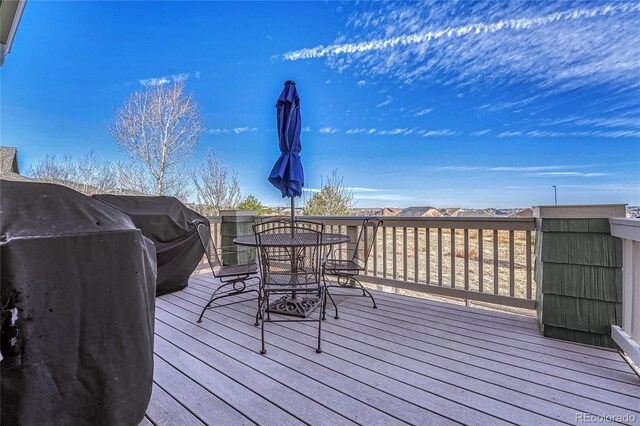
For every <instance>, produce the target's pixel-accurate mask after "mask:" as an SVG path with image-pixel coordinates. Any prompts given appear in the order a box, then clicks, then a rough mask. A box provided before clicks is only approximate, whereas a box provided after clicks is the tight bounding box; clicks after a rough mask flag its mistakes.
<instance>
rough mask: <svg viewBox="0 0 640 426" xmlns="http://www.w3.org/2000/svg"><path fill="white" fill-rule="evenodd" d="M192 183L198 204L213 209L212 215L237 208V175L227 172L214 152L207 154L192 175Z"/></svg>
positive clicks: (238, 185) (238, 198)
mask: <svg viewBox="0 0 640 426" xmlns="http://www.w3.org/2000/svg"><path fill="white" fill-rule="evenodd" d="M192 178H193V183H194V185H195V187H196V191H197V194H198V202H199V203H201V204H207V205H209V206H211V207H212V208H213V211H212V214H218V213H219V212H220V210H221V209H231V208H235V207H237V205H238V203H240V199H241V197H242V195H241V193H240V184H239V183H238V173H237V172H236V171H235V170H233V171H231V172H230V171H229V169H227V165H226V163H225V162H224V161H223V160H220V159H219V158H218V156H217V155H216V153H215V151H214V152H207V156H206V158H205V161H204V162H202V163H201V164H200V165H199V167H198V168H197V169H196V170H195V171H194V173H193V176H192Z"/></svg>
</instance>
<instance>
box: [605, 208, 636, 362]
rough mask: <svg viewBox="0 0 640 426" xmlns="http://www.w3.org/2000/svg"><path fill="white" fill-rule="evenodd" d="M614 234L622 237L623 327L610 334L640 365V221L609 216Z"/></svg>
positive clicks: (613, 328) (612, 326) (615, 328)
mask: <svg viewBox="0 0 640 426" xmlns="http://www.w3.org/2000/svg"><path fill="white" fill-rule="evenodd" d="M609 223H610V224H611V234H612V235H614V236H616V237H620V238H622V243H623V259H622V327H618V326H617V325H614V324H612V325H611V337H612V338H613V340H614V341H615V342H616V344H617V345H618V346H619V347H620V349H622V350H623V351H624V352H625V353H626V354H627V356H628V357H629V358H631V360H632V361H633V362H634V363H635V364H636V365H640V220H638V219H626V218H619V219H610V221H609Z"/></svg>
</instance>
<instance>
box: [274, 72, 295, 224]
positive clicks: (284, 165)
mask: <svg viewBox="0 0 640 426" xmlns="http://www.w3.org/2000/svg"><path fill="white" fill-rule="evenodd" d="M276 109H277V113H276V119H277V126H278V145H279V147H280V157H279V158H278V161H276V163H275V164H274V166H273V169H272V170H271V173H270V174H269V182H271V184H272V185H273V186H275V187H276V188H278V189H279V190H280V193H281V194H282V197H283V198H284V197H289V198H291V219H292V220H293V219H294V211H295V210H294V207H295V201H294V198H295V197H300V196H301V195H302V187H304V170H303V169H302V162H301V161H300V151H302V144H301V142H300V129H301V119H300V97H299V96H298V91H297V90H296V83H295V82H294V81H292V80H288V81H285V82H284V89H282V93H280V97H279V98H278V102H277V103H276Z"/></svg>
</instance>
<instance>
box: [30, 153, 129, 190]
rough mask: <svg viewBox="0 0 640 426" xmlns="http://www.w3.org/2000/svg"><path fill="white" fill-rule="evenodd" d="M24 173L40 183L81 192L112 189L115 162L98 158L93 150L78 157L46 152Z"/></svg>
mask: <svg viewBox="0 0 640 426" xmlns="http://www.w3.org/2000/svg"><path fill="white" fill-rule="evenodd" d="M27 175H28V176H31V177H33V178H36V179H38V180H40V181H43V182H48V183H56V184H60V185H65V186H68V187H70V188H73V189H75V190H76V191H79V192H82V193H83V194H96V193H102V192H112V191H113V190H114V188H115V187H116V183H117V180H116V170H115V167H114V164H113V163H111V162H109V161H102V160H100V159H98V158H97V157H96V156H95V155H94V154H93V151H90V152H89V153H87V154H85V155H84V156H83V157H82V158H81V159H80V160H75V159H74V158H73V157H71V156H69V155H64V156H62V157H56V156H55V155H47V156H45V157H44V159H42V160H40V161H38V162H37V163H35V164H33V165H32V166H31V167H30V168H29V169H28V170H27Z"/></svg>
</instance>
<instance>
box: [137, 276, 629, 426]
mask: <svg viewBox="0 0 640 426" xmlns="http://www.w3.org/2000/svg"><path fill="white" fill-rule="evenodd" d="M213 285H214V284H213V278H212V277H211V276H210V275H200V276H197V277H194V278H192V280H191V283H190V285H189V287H188V288H187V289H185V290H184V291H181V292H178V293H174V294H171V295H166V296H162V297H159V298H158V299H157V304H156V325H155V328H156V331H155V332H156V338H155V373H154V391H153V396H152V399H151V403H150V405H149V409H148V412H147V418H146V419H145V421H144V422H143V423H144V424H149V423H153V424H155V425H179V424H184V425H197V424H202V423H205V424H213V425H242V424H265V425H271V424H273V425H290V424H292V425H293V424H325V425H342V424H354V423H356V424H363V425H392V424H400V423H411V424H419V425H427V424H429V425H431V424H452V423H462V424H482V425H494V424H504V423H512V424H513V423H515V424H526V425H529V424H535V425H538V424H545V425H546V424H554V423H569V424H573V423H576V422H578V423H580V418H579V417H578V413H591V414H594V415H606V416H614V415H620V416H624V415H626V416H627V417H620V418H619V420H625V419H626V420H634V417H633V416H635V422H638V424H640V378H638V376H637V375H635V374H634V373H633V372H632V371H631V369H630V368H629V366H628V365H627V364H626V363H625V362H624V361H623V360H622V358H621V356H620V355H619V354H618V353H616V352H613V351H608V350H603V349H598V348H593V347H588V346H583V345H576V344H571V343H567V342H561V341H556V340H552V339H547V338H543V337H541V336H540V335H539V333H538V331H537V326H536V322H535V320H533V319H531V318H527V317H522V316H517V315H511V314H503V313H497V312H492V311H485V310H479V309H474V308H466V307H463V306H457V305H452V304H447V303H441V302H434V301H428V300H423V299H416V298H411V297H407V296H400V295H395V294H388V293H381V292H374V295H375V297H376V300H377V302H378V305H379V308H378V309H372V307H371V305H370V303H369V302H368V299H365V298H361V297H348V298H347V297H341V296H338V297H337V301H339V303H340V305H339V306H340V309H341V315H340V319H339V320H335V319H334V318H333V316H329V315H328V316H327V321H325V322H323V324H322V329H323V330H322V331H323V350H324V352H323V353H322V354H317V353H316V352H315V350H314V348H315V346H314V345H315V332H316V328H315V325H314V324H312V323H268V324H267V325H266V330H267V331H266V332H267V345H268V346H267V350H268V353H267V355H260V354H259V352H258V351H259V349H260V328H259V327H255V326H254V325H253V316H254V315H255V309H256V302H255V300H254V301H248V300H247V301H244V302H242V303H238V304H236V305H232V306H228V307H223V308H217V309H213V310H209V311H208V312H207V313H206V314H205V319H204V321H203V322H202V323H201V324H197V323H196V320H197V316H198V314H199V312H200V309H201V307H202V306H204V304H206V302H207V301H208V297H209V295H210V293H211V291H212V288H213ZM630 416H631V417H630ZM623 423H624V421H623ZM627 423H632V422H631V421H627Z"/></svg>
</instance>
